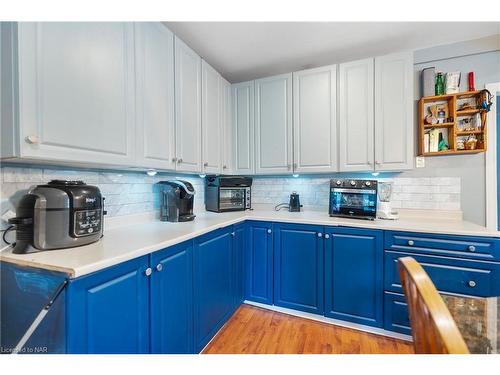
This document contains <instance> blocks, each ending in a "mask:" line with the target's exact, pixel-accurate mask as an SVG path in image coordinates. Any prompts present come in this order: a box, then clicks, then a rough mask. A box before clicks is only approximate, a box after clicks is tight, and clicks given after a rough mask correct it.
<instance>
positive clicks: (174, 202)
mask: <svg viewBox="0 0 500 375" xmlns="http://www.w3.org/2000/svg"><path fill="white" fill-rule="evenodd" d="M158 184H159V185H160V187H161V188H160V194H161V207H160V220H161V221H171V222H178V221H191V220H194V218H195V217H196V215H194V214H193V204H194V195H195V191H194V187H193V185H192V184H191V183H190V182H188V181H182V180H170V181H160V182H158Z"/></svg>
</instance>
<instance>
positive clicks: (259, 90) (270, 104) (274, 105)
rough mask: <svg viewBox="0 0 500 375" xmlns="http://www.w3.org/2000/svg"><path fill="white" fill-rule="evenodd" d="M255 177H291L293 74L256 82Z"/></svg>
mask: <svg viewBox="0 0 500 375" xmlns="http://www.w3.org/2000/svg"><path fill="white" fill-rule="evenodd" d="M255 173H256V174H274V173H292V74H291V73H290V74H281V75H277V76H273V77H267V78H262V79H258V80H255Z"/></svg>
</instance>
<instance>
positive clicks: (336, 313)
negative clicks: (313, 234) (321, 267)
mask: <svg viewBox="0 0 500 375" xmlns="http://www.w3.org/2000/svg"><path fill="white" fill-rule="evenodd" d="M326 234H328V235H329V238H328V239H326V238H325V315H326V316H328V317H331V318H335V319H341V320H347V321H351V322H354V323H360V324H365V325H371V326H375V327H381V326H382V324H383V322H382V305H383V303H382V301H383V293H382V291H383V290H382V282H383V264H382V262H383V255H384V254H383V248H382V245H383V244H382V241H383V239H382V238H383V236H382V234H383V232H382V231H380V230H368V229H353V228H332V229H328V230H327V231H326Z"/></svg>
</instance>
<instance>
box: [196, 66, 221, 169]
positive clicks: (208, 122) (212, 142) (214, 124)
mask: <svg viewBox="0 0 500 375" xmlns="http://www.w3.org/2000/svg"><path fill="white" fill-rule="evenodd" d="M201 79H202V83H201V87H202V90H201V97H202V105H201V112H202V116H201V126H202V129H203V133H202V134H203V135H202V142H203V146H202V150H203V173H220V172H221V169H222V166H221V154H222V152H221V146H222V142H221V139H222V113H221V104H220V103H221V99H222V95H221V92H222V90H221V86H222V85H221V76H220V74H219V73H218V72H217V71H216V70H215V69H214V68H212V67H211V66H210V65H208V64H207V63H206V61H204V60H202V63H201Z"/></svg>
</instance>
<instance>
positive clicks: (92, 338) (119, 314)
mask: <svg viewBox="0 0 500 375" xmlns="http://www.w3.org/2000/svg"><path fill="white" fill-rule="evenodd" d="M148 265H149V257H148V256H143V257H140V258H136V259H133V260H130V261H127V262H125V263H121V264H118V265H116V266H113V267H110V268H107V269H105V270H102V271H98V272H96V273H92V274H90V275H87V276H83V277H80V278H78V279H75V280H73V281H71V282H70V284H69V286H68V291H67V296H66V297H67V309H68V314H67V319H68V320H67V332H68V338H67V340H68V341H67V345H68V352H69V353H148V352H149V281H150V277H148V276H146V274H145V270H146V268H147V267H148Z"/></svg>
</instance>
